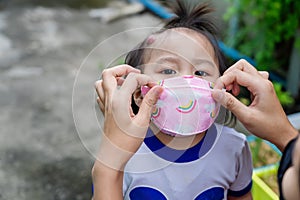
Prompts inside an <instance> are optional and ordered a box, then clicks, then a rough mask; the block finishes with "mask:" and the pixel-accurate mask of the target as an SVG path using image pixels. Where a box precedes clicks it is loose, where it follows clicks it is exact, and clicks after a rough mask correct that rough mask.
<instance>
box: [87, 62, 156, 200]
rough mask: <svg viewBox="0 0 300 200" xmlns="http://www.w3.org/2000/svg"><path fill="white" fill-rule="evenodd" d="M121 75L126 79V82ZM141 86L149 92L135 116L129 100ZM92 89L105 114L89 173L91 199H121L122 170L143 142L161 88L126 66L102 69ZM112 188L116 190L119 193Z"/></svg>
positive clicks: (147, 77)
mask: <svg viewBox="0 0 300 200" xmlns="http://www.w3.org/2000/svg"><path fill="white" fill-rule="evenodd" d="M124 76H127V77H126V79H124V78H123V77H124ZM142 85H147V86H149V87H150V88H151V89H150V91H149V92H148V93H147V94H146V95H145V97H144V98H143V101H142V103H141V105H140V108H139V112H138V113H137V114H136V115H134V114H133V112H132V109H131V97H132V94H133V93H134V91H135V90H136V89H137V88H138V87H141V86H142ZM95 87H96V91H97V94H98V99H97V101H98V104H99V107H100V109H101V111H102V112H103V114H104V128H103V134H102V138H101V144H100V151H99V153H98V155H97V160H96V161H95V164H94V167H93V170H92V175H93V181H94V199H122V198H123V197H122V191H121V189H122V180H123V179H122V177H123V173H122V170H123V168H124V166H125V164H126V163H127V161H128V160H129V159H130V157H131V156H132V155H133V154H134V153H135V152H136V151H137V150H138V148H139V147H140V145H141V143H142V142H143V139H144V137H145V135H146V132H147V129H148V126H149V122H150V116H151V113H152V109H153V106H154V105H155V103H156V101H157V99H158V98H159V96H160V94H161V92H162V88H161V87H160V86H158V85H156V84H155V83H154V82H153V81H152V79H151V78H150V77H149V76H146V75H144V74H140V71H139V70H137V69H135V68H133V67H131V66H129V65H120V66H116V67H113V68H109V69H106V70H104V71H103V73H102V80H100V81H97V82H96V84H95ZM116 184H117V185H118V186H119V187H116ZM113 188H118V191H115V190H114V189H113ZM110 191H111V192H110Z"/></svg>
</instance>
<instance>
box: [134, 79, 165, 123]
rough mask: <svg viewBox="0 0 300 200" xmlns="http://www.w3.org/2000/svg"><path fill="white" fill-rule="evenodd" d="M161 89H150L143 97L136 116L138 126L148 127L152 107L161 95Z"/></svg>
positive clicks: (156, 87) (155, 87) (159, 87)
mask: <svg viewBox="0 0 300 200" xmlns="http://www.w3.org/2000/svg"><path fill="white" fill-rule="evenodd" d="M162 91H163V88H162V87H161V86H158V85H156V86H154V87H152V88H151V89H150V90H149V91H148V92H147V94H146V95H145V96H144V98H143V101H142V103H141V106H140V108H139V112H138V114H137V115H136V118H137V120H138V121H139V124H140V125H142V126H143V125H145V126H148V125H149V121H150V117H151V113H152V112H153V109H154V105H155V104H156V102H157V100H158V99H159V96H160V95H161V93H162Z"/></svg>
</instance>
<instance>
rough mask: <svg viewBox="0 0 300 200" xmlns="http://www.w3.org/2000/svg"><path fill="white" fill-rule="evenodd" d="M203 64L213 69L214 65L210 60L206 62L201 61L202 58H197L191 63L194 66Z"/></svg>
mask: <svg viewBox="0 0 300 200" xmlns="http://www.w3.org/2000/svg"><path fill="white" fill-rule="evenodd" d="M203 63H207V64H209V66H211V67H215V66H216V64H215V63H214V62H213V61H211V60H208V59H203V58H197V59H195V60H194V61H193V64H194V65H195V66H196V65H200V64H203Z"/></svg>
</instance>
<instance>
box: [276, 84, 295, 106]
mask: <svg viewBox="0 0 300 200" xmlns="http://www.w3.org/2000/svg"><path fill="white" fill-rule="evenodd" d="M273 85H274V89H275V92H276V95H277V97H278V99H279V101H280V103H281V105H282V106H290V105H292V104H294V103H295V100H294V99H293V97H292V96H291V94H290V93H289V92H287V91H284V90H283V89H282V85H281V84H280V83H273Z"/></svg>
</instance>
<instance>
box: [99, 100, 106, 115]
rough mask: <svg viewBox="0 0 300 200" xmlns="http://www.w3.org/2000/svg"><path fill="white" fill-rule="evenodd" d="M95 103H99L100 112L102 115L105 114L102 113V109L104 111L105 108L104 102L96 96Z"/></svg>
mask: <svg viewBox="0 0 300 200" xmlns="http://www.w3.org/2000/svg"><path fill="white" fill-rule="evenodd" d="M97 103H98V105H99V108H100V110H101V112H102V113H103V115H104V114H105V113H104V111H105V109H104V104H103V102H102V101H101V100H100V98H99V97H97Z"/></svg>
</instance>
